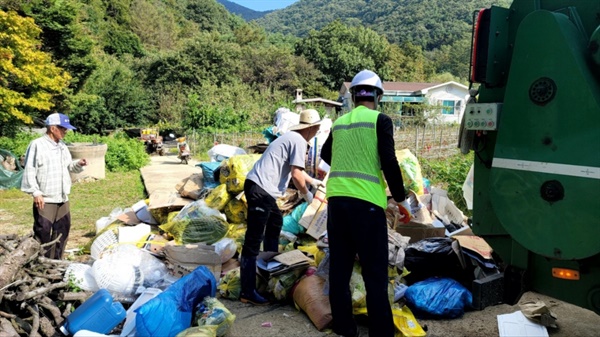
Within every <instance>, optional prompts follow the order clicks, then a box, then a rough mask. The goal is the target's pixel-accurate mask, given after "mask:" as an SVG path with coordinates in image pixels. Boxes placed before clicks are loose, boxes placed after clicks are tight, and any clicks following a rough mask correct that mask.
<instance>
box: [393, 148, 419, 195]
mask: <svg viewBox="0 0 600 337" xmlns="http://www.w3.org/2000/svg"><path fill="white" fill-rule="evenodd" d="M396 159H398V164H399V165H400V171H402V180H403V181H404V189H405V190H406V191H408V190H413V191H415V192H416V193H417V194H418V195H422V194H423V193H425V190H424V188H423V175H422V174H421V165H420V164H419V160H418V159H417V157H415V155H414V154H412V152H410V150H409V149H404V150H399V151H396Z"/></svg>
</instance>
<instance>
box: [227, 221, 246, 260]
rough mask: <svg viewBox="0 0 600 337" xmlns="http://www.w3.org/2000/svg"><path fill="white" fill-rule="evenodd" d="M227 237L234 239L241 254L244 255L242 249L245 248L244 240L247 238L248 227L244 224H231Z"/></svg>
mask: <svg viewBox="0 0 600 337" xmlns="http://www.w3.org/2000/svg"><path fill="white" fill-rule="evenodd" d="M225 237H228V238H232V239H234V240H235V244H236V245H237V247H238V249H237V252H238V253H239V254H241V253H242V247H243V246H244V239H245V238H246V225H244V224H230V225H229V229H228V230H227V234H225Z"/></svg>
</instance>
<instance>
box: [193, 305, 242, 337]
mask: <svg viewBox="0 0 600 337" xmlns="http://www.w3.org/2000/svg"><path fill="white" fill-rule="evenodd" d="M196 319H197V320H198V326H217V336H218V337H220V336H225V335H226V334H227V332H228V331H229V329H231V326H232V325H233V322H234V321H235V315H234V314H232V313H231V311H229V310H228V309H227V308H226V307H225V306H224V305H223V303H221V302H219V300H217V299H216V298H214V297H205V298H204V300H202V303H201V305H200V310H198V313H197V315H196Z"/></svg>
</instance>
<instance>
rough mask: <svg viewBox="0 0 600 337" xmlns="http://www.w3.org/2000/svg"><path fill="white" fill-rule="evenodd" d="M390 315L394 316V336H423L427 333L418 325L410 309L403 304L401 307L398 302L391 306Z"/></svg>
mask: <svg viewBox="0 0 600 337" xmlns="http://www.w3.org/2000/svg"><path fill="white" fill-rule="evenodd" d="M392 315H393V316H394V326H395V327H396V337H424V336H426V335H427V333H426V332H425V330H423V328H422V327H421V325H419V322H417V319H416V318H415V316H414V315H413V313H412V311H410V309H409V308H408V307H407V306H406V305H404V306H402V308H400V307H399V305H398V304H394V305H393V306H392Z"/></svg>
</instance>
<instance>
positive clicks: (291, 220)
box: [281, 202, 308, 235]
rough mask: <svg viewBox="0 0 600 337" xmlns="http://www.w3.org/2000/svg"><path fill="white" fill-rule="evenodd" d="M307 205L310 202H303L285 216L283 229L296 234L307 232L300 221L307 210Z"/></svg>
mask: <svg viewBox="0 0 600 337" xmlns="http://www.w3.org/2000/svg"><path fill="white" fill-rule="evenodd" d="M307 207H308V203H306V202H303V203H301V204H300V205H298V206H296V208H294V210H293V211H292V213H290V214H288V215H286V216H284V217H283V226H282V228H281V229H282V230H284V231H286V232H290V233H292V234H294V235H298V234H300V233H304V232H306V228H304V227H302V225H301V224H300V222H299V221H300V219H302V215H303V214H304V211H306V208H307Z"/></svg>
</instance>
